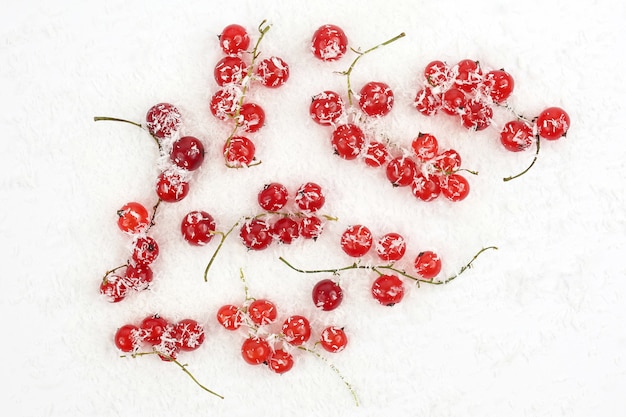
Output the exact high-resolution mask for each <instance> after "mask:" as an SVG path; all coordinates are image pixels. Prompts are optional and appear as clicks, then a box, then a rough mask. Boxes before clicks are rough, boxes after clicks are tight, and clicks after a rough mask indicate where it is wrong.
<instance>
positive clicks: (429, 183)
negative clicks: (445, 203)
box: [411, 173, 441, 201]
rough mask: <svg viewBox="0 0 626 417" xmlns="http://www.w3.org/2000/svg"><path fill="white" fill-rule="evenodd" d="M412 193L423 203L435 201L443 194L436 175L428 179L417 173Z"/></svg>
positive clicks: (412, 185)
mask: <svg viewBox="0 0 626 417" xmlns="http://www.w3.org/2000/svg"><path fill="white" fill-rule="evenodd" d="M411 192H412V193H413V195H414V196H415V197H417V198H419V199H420V200H422V201H433V200H434V199H436V198H437V197H439V194H441V186H440V185H439V180H438V179H437V178H436V177H435V176H434V175H430V176H429V177H426V176H425V175H423V174H422V173H417V175H415V178H413V183H412V184H411Z"/></svg>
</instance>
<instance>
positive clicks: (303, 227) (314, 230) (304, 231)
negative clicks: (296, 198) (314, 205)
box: [298, 215, 324, 240]
mask: <svg viewBox="0 0 626 417" xmlns="http://www.w3.org/2000/svg"><path fill="white" fill-rule="evenodd" d="M323 230H324V223H323V222H322V219H320V218H319V217H317V216H315V215H310V216H306V217H303V218H302V219H301V220H300V224H299V225H298V232H299V233H300V236H302V237H303V238H305V239H313V240H315V239H317V238H318V237H320V236H321V234H322V231H323Z"/></svg>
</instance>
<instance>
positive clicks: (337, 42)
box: [311, 24, 348, 61]
mask: <svg viewBox="0 0 626 417" xmlns="http://www.w3.org/2000/svg"><path fill="white" fill-rule="evenodd" d="M347 49H348V37H347V36H346V33H345V32H344V31H343V29H341V28H340V27H339V26H337V25H332V24H327V25H323V26H320V27H319V28H317V30H316V31H315V32H314V33H313V38H312V39H311V51H312V52H313V55H314V56H315V57H316V58H318V59H321V60H322V61H336V60H338V59H339V58H341V57H342V56H344V54H345V53H346V51H347Z"/></svg>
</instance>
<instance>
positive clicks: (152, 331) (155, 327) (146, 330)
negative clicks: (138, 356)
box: [139, 314, 168, 345]
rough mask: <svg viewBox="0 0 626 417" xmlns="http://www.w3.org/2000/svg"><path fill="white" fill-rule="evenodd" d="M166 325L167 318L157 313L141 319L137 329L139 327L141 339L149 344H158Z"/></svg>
mask: <svg viewBox="0 0 626 417" xmlns="http://www.w3.org/2000/svg"><path fill="white" fill-rule="evenodd" d="M167 327H168V322H167V320H165V319H164V318H163V317H161V316H159V315H158V314H155V315H154V316H148V317H146V318H145V319H143V320H142V321H141V324H140V325H139V329H141V339H142V340H143V341H144V342H146V343H149V344H151V345H158V344H159V343H160V342H161V337H162V336H163V334H164V333H165V331H166V329H167Z"/></svg>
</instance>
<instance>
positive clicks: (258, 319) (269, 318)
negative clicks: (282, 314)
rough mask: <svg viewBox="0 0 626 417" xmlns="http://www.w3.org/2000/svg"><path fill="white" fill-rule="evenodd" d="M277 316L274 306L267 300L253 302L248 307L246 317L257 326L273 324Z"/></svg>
mask: <svg viewBox="0 0 626 417" xmlns="http://www.w3.org/2000/svg"><path fill="white" fill-rule="evenodd" d="M277 315H278V310H276V305H274V303H272V302H271V301H269V300H264V299H258V300H254V301H253V302H252V303H250V305H249V306H248V316H250V320H251V321H252V323H254V324H256V325H258V326H262V325H264V324H270V323H274V322H275V321H276V316H277Z"/></svg>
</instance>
